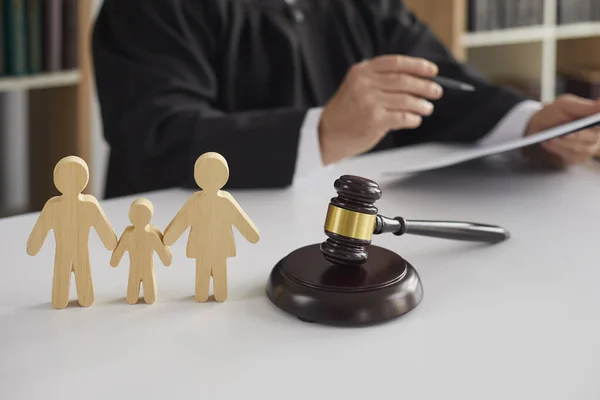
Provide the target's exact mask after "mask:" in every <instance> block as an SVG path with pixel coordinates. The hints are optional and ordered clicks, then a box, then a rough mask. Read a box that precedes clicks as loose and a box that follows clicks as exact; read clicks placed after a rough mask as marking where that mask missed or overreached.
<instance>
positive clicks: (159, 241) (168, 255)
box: [152, 227, 173, 267]
mask: <svg viewBox="0 0 600 400" xmlns="http://www.w3.org/2000/svg"><path fill="white" fill-rule="evenodd" d="M152 230H153V231H154V233H155V234H156V235H155V236H154V238H155V239H156V240H155V241H154V250H155V251H156V253H157V254H158V256H159V257H160V260H161V261H162V263H163V264H164V265H166V266H167V267H168V266H169V265H171V261H173V253H172V252H171V249H170V248H169V246H165V243H164V240H163V235H162V233H161V232H160V229H158V228H157V227H152Z"/></svg>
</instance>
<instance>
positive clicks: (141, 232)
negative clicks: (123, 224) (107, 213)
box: [110, 199, 173, 304]
mask: <svg viewBox="0 0 600 400" xmlns="http://www.w3.org/2000/svg"><path fill="white" fill-rule="evenodd" d="M153 213H154V206H153V205H152V203H151V202H150V201H149V200H148V199H137V200H135V201H134V202H133V204H131V208H130V210H129V220H130V221H131V223H132V224H133V225H130V226H128V227H127V228H126V229H125V231H124V232H123V235H121V239H119V244H118V245H117V248H116V249H115V251H114V252H113V254H112V257H111V259H110V265H111V266H113V267H116V266H117V265H119V262H121V258H122V257H123V254H125V252H126V251H127V252H129V264H130V266H129V284H128V285H127V297H126V300H127V302H128V303H129V304H135V303H137V302H138V298H139V296H140V284H141V285H143V286H144V301H145V302H146V303H148V304H152V303H154V302H155V301H156V292H157V290H156V276H155V274H154V252H156V253H158V256H159V257H160V260H161V261H162V262H163V264H165V265H166V266H169V265H171V261H172V259H173V255H172V254H171V249H169V248H168V247H167V246H165V245H164V243H163V240H162V233H161V232H160V229H158V228H157V227H156V226H154V225H150V219H152V214H153Z"/></svg>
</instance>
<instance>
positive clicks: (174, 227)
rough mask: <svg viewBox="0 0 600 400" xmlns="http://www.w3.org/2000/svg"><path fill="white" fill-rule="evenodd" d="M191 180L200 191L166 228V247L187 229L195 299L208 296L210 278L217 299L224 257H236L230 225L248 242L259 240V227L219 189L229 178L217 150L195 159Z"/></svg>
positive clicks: (223, 292)
mask: <svg viewBox="0 0 600 400" xmlns="http://www.w3.org/2000/svg"><path fill="white" fill-rule="evenodd" d="M194 179H195V180H196V183H197V184H198V186H199V187H200V188H202V189H203V190H202V191H198V192H196V193H194V194H192V196H190V198H189V199H188V200H187V202H186V203H185V204H184V206H183V207H182V208H181V210H180V211H179V212H178V213H177V215H176V216H175V218H173V221H171V223H170V224H169V225H168V226H167V228H166V229H165V236H164V243H165V245H167V246H170V245H172V244H173V243H175V241H176V240H177V239H178V238H179V237H180V236H181V235H182V234H183V232H185V230H186V229H188V228H190V235H189V238H188V242H187V250H186V255H187V257H188V258H195V259H196V294H195V299H196V301H198V302H205V301H206V300H207V299H208V292H209V286H210V278H211V276H212V278H213V287H214V296H215V300H216V301H218V302H223V301H225V299H226V298H227V257H235V255H236V251H235V240H234V236H233V230H232V225H234V226H235V227H236V228H237V229H238V230H239V231H240V233H241V234H242V235H243V236H244V238H246V240H248V241H249V242H250V243H257V242H258V240H259V233H258V229H257V228H256V226H254V224H253V223H252V221H251V220H250V218H249V217H248V216H247V215H246V214H245V213H244V211H243V210H242V208H241V207H240V206H239V205H238V203H237V202H236V201H235V199H234V198H233V197H232V196H231V195H230V194H229V193H228V192H225V191H222V190H221V188H222V187H223V186H225V184H226V183H227V180H228V179H229V167H228V165H227V161H226V160H225V158H223V156H221V155H220V154H218V153H214V152H209V153H205V154H203V155H202V156H200V157H199V158H198V160H196V163H195V165H194Z"/></svg>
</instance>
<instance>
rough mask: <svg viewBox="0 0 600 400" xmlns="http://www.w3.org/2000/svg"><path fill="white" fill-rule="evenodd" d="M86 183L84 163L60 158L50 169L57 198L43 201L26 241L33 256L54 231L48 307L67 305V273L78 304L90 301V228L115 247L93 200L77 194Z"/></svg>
mask: <svg viewBox="0 0 600 400" xmlns="http://www.w3.org/2000/svg"><path fill="white" fill-rule="evenodd" d="M88 181H89V170H88V166H87V164H86V163H85V161H83V160H82V159H81V158H79V157H75V156H69V157H65V158H63V159H61V160H60V161H59V162H58V163H57V164H56V166H55V168H54V185H55V186H56V188H57V189H58V191H59V192H60V193H61V195H59V196H55V197H52V198H51V199H49V200H48V201H47V202H46V204H45V205H44V207H43V209H42V211H41V213H40V216H39V218H38V220H37V222H36V224H35V226H34V228H33V231H32V232H31V234H30V236H29V240H28V241H27V254H29V255H31V256H34V255H36V254H37V253H38V252H39V251H40V249H41V247H42V245H43V244H44V241H45V240H46V236H47V235H48V232H49V231H50V230H51V229H53V230H54V237H55V241H56V253H55V260H54V280H53V284H52V305H53V306H54V307H55V308H57V309H62V308H65V307H66V306H67V304H68V301H69V285H70V281H71V273H74V275H75V285H76V287H77V299H78V302H79V304H80V305H81V306H83V307H88V306H90V305H92V304H93V302H94V286H93V283H92V273H91V267H90V256H89V249H88V239H89V231H90V228H91V227H94V229H95V230H96V232H97V233H98V235H99V236H100V239H101V240H102V243H103V244H104V246H105V247H106V248H107V249H108V250H113V249H114V248H115V247H116V245H117V235H116V234H115V232H114V230H113V228H112V226H111V225H110V222H109V221H108V218H106V215H104V212H103V211H102V209H101V208H100V204H99V203H98V201H97V200H96V198H94V196H91V195H87V194H82V193H81V192H82V191H83V190H84V189H85V187H86V186H87V184H88Z"/></svg>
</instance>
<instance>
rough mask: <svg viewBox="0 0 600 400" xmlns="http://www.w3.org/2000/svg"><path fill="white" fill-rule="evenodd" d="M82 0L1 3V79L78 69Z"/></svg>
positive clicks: (5, 0)
mask: <svg viewBox="0 0 600 400" xmlns="http://www.w3.org/2000/svg"><path fill="white" fill-rule="evenodd" d="M79 1H80V0H0V76H23V75H30V74H38V73H40V72H58V71H63V70H71V69H76V68H77V67H78V40H79V38H78V30H79V27H78V23H79V15H78V4H79ZM86 1H87V0H86Z"/></svg>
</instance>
